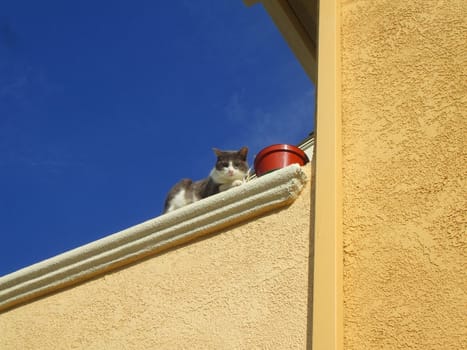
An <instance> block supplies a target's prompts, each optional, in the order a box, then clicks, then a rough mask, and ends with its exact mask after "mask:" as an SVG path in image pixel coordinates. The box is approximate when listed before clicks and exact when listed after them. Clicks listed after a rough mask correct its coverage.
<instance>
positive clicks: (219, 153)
mask: <svg viewBox="0 0 467 350" xmlns="http://www.w3.org/2000/svg"><path fill="white" fill-rule="evenodd" d="M212 150H213V151H214V153H215V154H216V156H218V157H219V156H220V155H221V154H222V151H221V150H220V149H219V148H215V147H213V148H212Z"/></svg>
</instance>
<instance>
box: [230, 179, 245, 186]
mask: <svg viewBox="0 0 467 350" xmlns="http://www.w3.org/2000/svg"><path fill="white" fill-rule="evenodd" d="M240 185H243V180H235V181H234V182H232V187H237V186H240Z"/></svg>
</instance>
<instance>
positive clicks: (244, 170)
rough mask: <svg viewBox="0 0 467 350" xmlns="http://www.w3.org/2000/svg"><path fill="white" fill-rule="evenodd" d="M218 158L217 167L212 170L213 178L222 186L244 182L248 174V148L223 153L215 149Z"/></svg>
mask: <svg viewBox="0 0 467 350" xmlns="http://www.w3.org/2000/svg"><path fill="white" fill-rule="evenodd" d="M213 151H214V153H215V154H216V156H217V161H216V165H215V166H214V169H212V172H211V177H212V178H213V180H214V181H215V182H217V183H220V184H225V183H231V182H233V181H235V180H243V179H244V178H245V176H246V175H247V174H248V162H247V155H248V147H242V148H241V149H240V150H238V151H221V150H219V149H217V148H213Z"/></svg>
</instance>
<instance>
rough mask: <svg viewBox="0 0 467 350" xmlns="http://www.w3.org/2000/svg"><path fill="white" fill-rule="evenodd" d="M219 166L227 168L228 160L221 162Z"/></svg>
mask: <svg viewBox="0 0 467 350" xmlns="http://www.w3.org/2000/svg"><path fill="white" fill-rule="evenodd" d="M221 166H222V167H224V168H228V167H229V162H221Z"/></svg>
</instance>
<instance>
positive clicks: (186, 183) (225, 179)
mask: <svg viewBox="0 0 467 350" xmlns="http://www.w3.org/2000/svg"><path fill="white" fill-rule="evenodd" d="M213 151H214V153H215V154H216V156H217V161H216V164H215V166H214V168H213V169H212V170H211V173H210V174H209V176H208V177H206V178H205V179H202V180H199V181H194V182H193V181H192V180H191V179H183V180H181V181H179V182H178V183H177V184H175V186H173V187H172V189H171V190H170V191H169V193H168V194H167V197H166V199H165V204H164V214H165V213H168V212H170V211H172V210H175V209H178V208H181V207H184V206H185V205H188V204H191V203H193V202H196V201H199V200H200V199H203V198H206V197H209V196H212V195H213V194H216V193H219V192H222V191H226V190H228V189H229V188H232V187H236V186H240V185H241V184H243V182H244V181H245V178H246V176H247V174H248V169H249V167H248V162H247V154H248V147H242V148H241V149H240V150H238V151H221V150H219V149H217V148H213Z"/></svg>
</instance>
